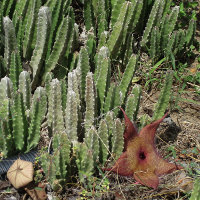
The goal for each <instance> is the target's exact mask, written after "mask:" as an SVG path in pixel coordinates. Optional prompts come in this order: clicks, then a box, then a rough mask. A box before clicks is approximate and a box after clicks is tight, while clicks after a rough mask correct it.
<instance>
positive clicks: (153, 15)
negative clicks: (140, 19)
mask: <svg viewBox="0 0 200 200" xmlns="http://www.w3.org/2000/svg"><path fill="white" fill-rule="evenodd" d="M160 1H161V0H155V2H154V5H153V7H152V10H151V13H150V16H149V19H148V22H147V25H146V28H145V30H144V33H143V37H142V41H141V43H140V44H141V46H145V45H146V43H147V42H148V37H149V34H150V33H151V30H152V27H153V25H154V22H155V20H156V15H157V13H158V10H159V5H160Z"/></svg>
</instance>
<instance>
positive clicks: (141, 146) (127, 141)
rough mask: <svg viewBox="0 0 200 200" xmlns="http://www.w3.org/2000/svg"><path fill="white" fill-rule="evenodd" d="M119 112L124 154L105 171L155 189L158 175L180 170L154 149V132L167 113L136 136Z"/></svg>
mask: <svg viewBox="0 0 200 200" xmlns="http://www.w3.org/2000/svg"><path fill="white" fill-rule="evenodd" d="M121 110H122V112H123V114H124V118H125V131H124V152H123V153H122V155H121V156H120V158H119V159H118V160H117V161H116V163H115V164H114V166H113V167H112V168H108V169H105V170H107V171H112V172H115V173H117V174H119V175H122V176H134V178H135V179H136V181H138V182H139V183H141V184H143V185H146V186H149V187H152V188H154V189H156V188H157V187H158V183H159V178H158V177H159V176H160V175H163V174H167V173H171V172H172V171H174V170H177V169H181V168H182V167H180V166H177V165H175V164H173V163H169V162H167V161H166V160H164V159H163V158H162V157H161V156H160V155H159V154H158V152H157V150H156V147H155V143H154V139H155V133H156V130H157V128H158V126H159V124H160V123H161V122H162V121H163V119H164V118H165V117H166V116H167V113H166V114H165V115H164V116H163V117H162V118H161V119H159V120H157V121H155V122H153V123H151V124H149V125H147V126H145V127H144V128H143V129H142V130H141V131H140V133H139V134H138V133H137V129H136V128H135V127H134V125H133V123H132V122H131V121H130V119H129V118H128V117H127V115H126V113H125V112H124V110H123V109H121Z"/></svg>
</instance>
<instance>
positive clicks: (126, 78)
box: [119, 54, 137, 101]
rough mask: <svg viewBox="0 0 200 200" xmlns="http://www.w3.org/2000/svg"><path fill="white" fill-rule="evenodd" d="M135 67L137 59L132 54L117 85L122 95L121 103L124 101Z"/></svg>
mask: <svg viewBox="0 0 200 200" xmlns="http://www.w3.org/2000/svg"><path fill="white" fill-rule="evenodd" d="M136 66H137V57H136V55H134V54H133V55H132V56H131V57H130V59H129V62H128V64H127V66H126V69H125V72H124V74H123V77H122V80H121V82H120V85H119V88H120V91H121V93H122V101H123V100H124V98H125V96H126V93H127V92H128V88H129V85H130V83H131V80H132V78H133V75H134V73H135V70H136Z"/></svg>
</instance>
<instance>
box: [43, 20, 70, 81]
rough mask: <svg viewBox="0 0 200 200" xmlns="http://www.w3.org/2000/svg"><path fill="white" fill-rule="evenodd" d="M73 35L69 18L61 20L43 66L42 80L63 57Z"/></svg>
mask: <svg viewBox="0 0 200 200" xmlns="http://www.w3.org/2000/svg"><path fill="white" fill-rule="evenodd" d="M72 33H73V26H72V22H71V18H70V17H66V18H64V19H63V20H62V23H61V25H60V27H59V29H58V32H57V36H56V40H55V43H54V46H53V48H52V52H51V54H50V55H49V58H48V60H47V63H46V65H45V72H44V75H43V80H44V78H45V75H46V73H47V72H50V71H52V70H53V69H54V68H55V67H56V64H57V63H58V62H59V59H60V58H61V57H62V56H63V55H64V53H65V51H66V47H67V46H68V45H69V41H70V37H71V35H72Z"/></svg>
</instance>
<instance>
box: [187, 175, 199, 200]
mask: <svg viewBox="0 0 200 200" xmlns="http://www.w3.org/2000/svg"><path fill="white" fill-rule="evenodd" d="M198 199H200V178H199V177H197V178H196V180H195V183H194V187H193V190H192V195H191V197H190V199H189V200H198Z"/></svg>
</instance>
